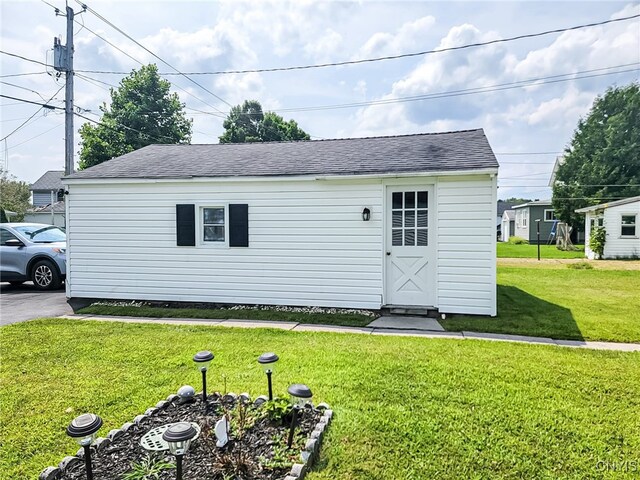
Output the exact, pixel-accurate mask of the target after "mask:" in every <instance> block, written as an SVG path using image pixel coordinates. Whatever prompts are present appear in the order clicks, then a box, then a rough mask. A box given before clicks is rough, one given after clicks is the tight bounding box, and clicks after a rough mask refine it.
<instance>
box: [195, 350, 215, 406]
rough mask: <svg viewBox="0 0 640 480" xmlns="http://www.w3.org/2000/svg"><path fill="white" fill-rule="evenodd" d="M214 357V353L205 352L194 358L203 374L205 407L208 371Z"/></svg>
mask: <svg viewBox="0 0 640 480" xmlns="http://www.w3.org/2000/svg"><path fill="white" fill-rule="evenodd" d="M213 357H214V355H213V353H211V352H210V351H208V350H203V351H202V352H198V353H196V354H195V355H194V356H193V361H194V362H196V365H197V367H198V369H199V370H200V371H201V372H202V403H203V404H204V405H205V406H206V404H207V370H208V369H209V365H210V364H211V360H213Z"/></svg>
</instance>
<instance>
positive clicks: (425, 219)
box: [418, 210, 429, 227]
mask: <svg viewBox="0 0 640 480" xmlns="http://www.w3.org/2000/svg"><path fill="white" fill-rule="evenodd" d="M428 226H429V215H428V212H427V210H418V227H428Z"/></svg>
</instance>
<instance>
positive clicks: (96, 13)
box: [76, 0, 233, 114]
mask: <svg viewBox="0 0 640 480" xmlns="http://www.w3.org/2000/svg"><path fill="white" fill-rule="evenodd" d="M76 2H77V3H79V4H80V5H82V8H85V9H86V10H87V11H89V12H91V13H92V14H93V15H95V16H96V17H98V18H99V19H100V20H102V21H103V22H104V23H106V24H107V25H109V26H110V27H111V28H113V29H114V30H116V31H117V32H119V33H120V34H122V35H124V36H125V37H126V38H128V39H129V40H131V41H132V42H133V43H135V44H136V45H138V46H139V47H140V48H142V49H143V50H144V51H146V52H147V53H149V54H150V55H152V56H153V57H154V58H157V59H158V60H160V61H161V62H162V63H164V64H165V65H167V66H168V67H169V68H171V69H172V70H175V71H176V72H177V73H178V74H179V75H181V76H183V77H184V78H186V79H187V80H189V81H190V82H191V83H193V84H194V85H196V86H198V87H199V88H201V89H202V90H204V91H205V92H207V93H209V94H210V95H212V96H213V97H215V98H217V99H218V100H220V101H221V102H223V103H225V104H226V105H228V106H229V107H233V105H231V104H230V103H229V102H227V101H226V100H225V99H224V98H222V97H220V96H218V95H216V94H215V93H213V92H212V91H211V90H209V89H208V88H206V87H204V86H202V85H201V84H199V83H198V82H196V81H195V80H193V79H192V78H190V77H189V76H187V75H185V74H184V73H182V72H181V71H180V70H178V69H177V68H176V67H174V66H173V65H171V64H170V63H169V62H167V61H166V60H164V59H162V58H160V57H159V56H158V55H156V54H155V53H153V52H152V51H151V50H149V49H148V48H147V47H145V46H144V45H142V44H141V43H140V42H138V41H137V40H136V39H135V38H133V37H132V36H130V35H129V34H128V33H126V32H125V31H124V30H122V29H120V28H118V27H117V26H116V25H114V24H113V23H111V22H110V21H109V20H107V19H106V18H104V17H103V16H102V15H100V14H99V13H98V12H96V11H95V10H94V9H92V8H91V7H88V6H87V5H85V4H83V3H82V2H80V1H78V0H76ZM213 108H214V109H215V110H218V109H217V108H215V107H213ZM218 111H219V112H220V113H222V114H224V112H222V111H221V110H218Z"/></svg>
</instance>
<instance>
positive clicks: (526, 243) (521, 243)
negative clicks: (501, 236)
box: [509, 237, 529, 245]
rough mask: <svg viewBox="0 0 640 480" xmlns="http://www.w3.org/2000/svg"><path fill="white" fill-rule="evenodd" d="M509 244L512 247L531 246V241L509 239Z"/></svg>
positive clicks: (515, 238)
mask: <svg viewBox="0 0 640 480" xmlns="http://www.w3.org/2000/svg"><path fill="white" fill-rule="evenodd" d="M509 243H510V244H511V245H529V240H525V239H524V238H522V237H509Z"/></svg>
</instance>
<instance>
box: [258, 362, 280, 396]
mask: <svg viewBox="0 0 640 480" xmlns="http://www.w3.org/2000/svg"><path fill="white" fill-rule="evenodd" d="M277 361H278V355H276V354H275V353H273V352H268V353H263V354H262V355H260V357H258V363H259V364H261V365H262V368H263V369H264V373H266V374H267V383H268V384H269V400H273V389H272V387H271V374H272V373H273V371H274V369H275V366H276V365H275V364H276V362H277Z"/></svg>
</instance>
